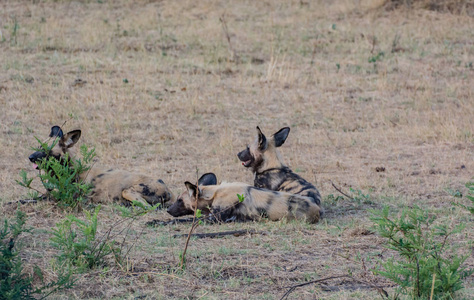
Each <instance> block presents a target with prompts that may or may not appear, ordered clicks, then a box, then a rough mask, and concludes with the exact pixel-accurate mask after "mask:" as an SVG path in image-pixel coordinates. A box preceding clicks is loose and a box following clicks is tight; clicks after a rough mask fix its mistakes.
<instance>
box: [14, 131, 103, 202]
mask: <svg viewBox="0 0 474 300" xmlns="http://www.w3.org/2000/svg"><path fill="white" fill-rule="evenodd" d="M37 140H38V142H40V145H41V148H38V149H34V150H35V151H43V152H45V153H49V152H50V150H51V149H52V148H53V147H54V146H55V145H56V143H57V142H58V140H59V139H56V140H55V141H54V142H53V143H52V145H51V146H50V145H48V144H47V143H42V142H41V141H40V140H39V139H38V138H37ZM80 152H81V156H82V160H81V159H74V160H70V159H69V157H68V154H66V155H65V156H64V158H63V159H61V160H58V159H55V158H54V157H48V158H47V159H43V160H42V161H41V162H39V164H38V166H39V169H40V171H39V173H38V177H39V179H40V180H41V182H42V184H43V187H44V188H45V189H46V191H47V195H48V196H49V197H50V198H51V199H52V200H54V201H55V202H56V203H57V204H58V206H60V207H61V208H70V209H74V208H78V207H81V206H82V205H83V204H84V203H86V202H87V200H88V198H87V194H88V193H89V192H90V191H91V189H92V185H90V184H88V183H84V182H82V181H80V180H79V174H81V173H84V172H87V171H88V170H89V169H90V168H91V166H90V165H91V163H92V160H93V159H94V157H95V149H91V150H89V149H88V148H87V146H86V145H82V146H81V147H80ZM20 177H21V181H20V180H17V183H18V184H19V185H21V186H23V187H26V188H28V189H30V190H34V188H32V187H31V183H32V181H33V179H34V178H28V176H27V174H26V171H24V170H22V171H21V172H20ZM36 192H38V191H36ZM29 196H31V197H34V198H37V196H38V194H37V193H34V194H31V195H29Z"/></svg>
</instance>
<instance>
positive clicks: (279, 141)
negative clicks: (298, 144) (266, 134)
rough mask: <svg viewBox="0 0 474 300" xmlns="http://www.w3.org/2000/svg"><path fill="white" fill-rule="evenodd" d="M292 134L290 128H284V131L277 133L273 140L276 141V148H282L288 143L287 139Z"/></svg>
mask: <svg viewBox="0 0 474 300" xmlns="http://www.w3.org/2000/svg"><path fill="white" fill-rule="evenodd" d="M288 134H290V127H283V128H282V129H280V130H278V132H277V133H275V134H274V135H273V139H274V140H275V147H280V146H281V145H283V144H284V143H285V141H286V138H287V137H288Z"/></svg>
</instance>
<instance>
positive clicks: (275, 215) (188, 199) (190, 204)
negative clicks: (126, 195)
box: [168, 173, 320, 223]
mask: <svg viewBox="0 0 474 300" xmlns="http://www.w3.org/2000/svg"><path fill="white" fill-rule="evenodd" d="M185 185H186V189H187V190H186V191H185V192H183V193H182V194H181V195H180V196H179V197H178V199H177V200H176V202H175V203H174V204H173V205H171V206H170V207H169V208H168V213H169V214H171V215H172V216H173V217H180V216H184V215H189V214H194V209H195V208H196V207H197V208H198V209H200V210H201V211H202V212H203V214H206V215H209V214H213V215H214V217H215V218H217V219H218V220H222V221H227V220H239V221H245V220H260V219H261V218H262V217H267V218H269V219H270V220H272V221H277V220H281V219H283V218H286V219H288V220H291V219H298V220H306V221H307V222H309V223H316V222H318V220H319V214H320V213H319V211H320V208H319V206H318V205H316V204H315V203H314V202H313V201H312V199H311V198H309V197H304V196H301V195H294V194H289V193H281V192H275V191H269V190H265V189H261V188H257V187H254V186H251V185H248V184H245V183H239V182H233V183H221V184H220V185H217V178H216V175H214V174H213V173H207V174H204V175H202V176H201V178H200V179H199V180H198V186H196V185H194V184H192V183H190V182H188V181H186V182H185ZM196 193H197V194H198V196H197V204H196ZM237 195H243V196H244V201H243V202H239V199H238V197H237Z"/></svg>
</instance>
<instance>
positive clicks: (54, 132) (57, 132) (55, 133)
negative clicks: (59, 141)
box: [49, 126, 64, 138]
mask: <svg viewBox="0 0 474 300" xmlns="http://www.w3.org/2000/svg"><path fill="white" fill-rule="evenodd" d="M63 135H64V134H63V130H62V129H61V127H59V126H53V127H51V132H50V133H49V137H60V138H62V137H63Z"/></svg>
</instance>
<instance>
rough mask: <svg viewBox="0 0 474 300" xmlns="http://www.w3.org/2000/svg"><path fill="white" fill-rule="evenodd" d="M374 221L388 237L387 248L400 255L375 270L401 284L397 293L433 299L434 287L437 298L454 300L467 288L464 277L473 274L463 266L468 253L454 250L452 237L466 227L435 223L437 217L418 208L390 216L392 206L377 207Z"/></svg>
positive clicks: (373, 212) (415, 297)
mask: <svg viewBox="0 0 474 300" xmlns="http://www.w3.org/2000/svg"><path fill="white" fill-rule="evenodd" d="M371 220H372V221H373V222H374V223H375V229H376V231H377V232H378V233H379V234H380V235H381V236H382V237H384V238H385V239H386V247H387V248H389V249H392V250H395V251H396V252H397V253H398V255H399V256H400V257H397V258H393V257H392V258H390V259H388V260H387V261H385V262H383V263H382V266H383V270H376V271H375V272H376V273H377V274H380V275H382V276H384V277H386V278H388V279H390V280H391V281H393V282H395V283H396V284H398V285H399V288H398V289H397V293H402V294H405V295H408V296H410V297H411V298H413V299H429V298H430V296H431V291H432V288H433V299H451V298H452V297H453V295H454V293H455V292H456V291H458V290H460V289H462V288H463V283H462V279H463V278H465V277H467V276H469V275H470V274H472V271H468V270H466V268H465V267H463V266H462V264H463V263H464V261H465V260H466V258H467V256H460V255H458V254H456V253H454V251H453V247H454V246H453V245H452V244H451V242H450V241H449V240H448V239H449V238H450V236H452V235H453V234H456V233H459V232H461V231H462V229H463V228H464V226H462V225H458V226H454V228H453V229H450V228H449V226H448V225H447V224H443V223H441V224H435V223H434V221H435V220H436V218H435V217H433V216H430V215H429V214H428V213H427V212H426V211H424V210H422V209H420V208H418V207H415V208H413V209H404V210H403V211H402V213H401V215H400V217H398V218H396V217H391V216H389V209H388V207H384V209H383V210H382V211H375V210H373V211H372V216H371ZM433 285H434V286H433ZM396 298H398V296H396Z"/></svg>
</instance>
